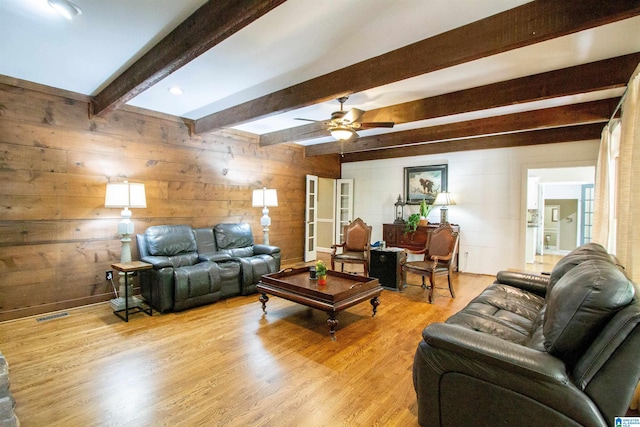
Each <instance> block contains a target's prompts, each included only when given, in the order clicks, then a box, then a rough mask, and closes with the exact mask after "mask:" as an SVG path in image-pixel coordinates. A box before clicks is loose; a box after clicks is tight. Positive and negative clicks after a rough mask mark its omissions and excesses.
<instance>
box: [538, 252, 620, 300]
mask: <svg viewBox="0 0 640 427" xmlns="http://www.w3.org/2000/svg"><path fill="white" fill-rule="evenodd" d="M609 257H610V255H609V253H608V252H607V250H606V249H605V248H604V247H603V246H602V245H600V244H598V243H593V242H592V243H587V244H584V245H582V246H578V247H577V248H575V249H574V250H572V251H571V252H569V253H568V254H567V255H565V256H564V257H563V258H562V259H561V260H560V261H558V263H557V264H556V265H555V267H553V270H551V275H550V276H549V287H548V289H547V292H549V291H550V290H551V288H553V286H555V284H556V283H557V282H558V280H560V279H561V278H562V277H563V276H564V275H565V274H567V272H568V271H569V270H571V269H572V268H574V267H575V266H577V265H580V264H581V263H583V262H585V261H589V260H591V259H594V258H601V259H605V260H608V259H609Z"/></svg>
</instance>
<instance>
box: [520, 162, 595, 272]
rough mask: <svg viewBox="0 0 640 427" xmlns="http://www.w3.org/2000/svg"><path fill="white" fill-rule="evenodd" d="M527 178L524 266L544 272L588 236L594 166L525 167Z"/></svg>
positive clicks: (549, 269) (591, 208)
mask: <svg viewBox="0 0 640 427" xmlns="http://www.w3.org/2000/svg"><path fill="white" fill-rule="evenodd" d="M527 178H528V180H527V212H526V218H527V225H526V226H527V232H526V239H525V245H526V247H525V270H527V271H533V272H548V271H551V269H553V266H555V264H556V263H557V262H558V261H559V260H560V259H561V258H562V257H563V256H564V255H565V254H567V253H568V252H570V251H571V250H573V249H575V248H576V247H578V246H579V245H581V244H583V243H586V242H588V241H590V239H591V221H592V219H593V191H592V189H593V183H594V179H595V166H579V167H556V168H540V169H528V170H527ZM590 189H591V190H590Z"/></svg>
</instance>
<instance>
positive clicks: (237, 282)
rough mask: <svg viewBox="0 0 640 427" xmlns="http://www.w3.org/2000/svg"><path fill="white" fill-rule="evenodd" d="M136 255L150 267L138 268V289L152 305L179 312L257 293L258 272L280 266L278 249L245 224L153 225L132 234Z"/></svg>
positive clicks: (270, 270) (262, 272)
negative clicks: (258, 240) (261, 240)
mask: <svg viewBox="0 0 640 427" xmlns="http://www.w3.org/2000/svg"><path fill="white" fill-rule="evenodd" d="M136 242H137V244H138V253H139V255H140V259H141V260H142V261H144V262H148V263H150V264H152V265H153V269H150V270H145V271H141V272H140V288H141V291H142V295H143V297H144V298H145V299H146V300H147V301H149V295H150V290H151V289H152V290H153V292H152V294H153V301H152V305H153V307H154V308H155V309H156V310H158V311H160V312H166V311H171V310H172V311H180V310H185V309H187V308H190V307H195V306H199V305H203V304H210V303H212V302H215V301H218V300H220V299H222V298H226V297H231V296H235V295H249V294H252V293H255V292H256V284H257V283H258V282H259V281H260V278H261V276H262V275H263V274H267V273H274V272H276V271H278V270H279V269H280V248H279V247H277V246H269V245H260V244H255V243H254V241H253V234H252V233H251V227H250V226H249V224H246V223H233V224H218V225H216V226H215V227H213V228H196V229H193V228H192V227H191V226H189V225H157V226H152V227H149V228H147V230H146V231H145V233H144V234H137V235H136Z"/></svg>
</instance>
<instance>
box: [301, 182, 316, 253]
mask: <svg viewBox="0 0 640 427" xmlns="http://www.w3.org/2000/svg"><path fill="white" fill-rule="evenodd" d="M306 196H307V197H306V200H307V204H306V208H305V211H304V224H305V226H304V262H309V261H313V260H315V259H316V258H317V251H316V248H317V247H318V241H317V239H316V234H317V233H318V211H317V206H318V177H317V176H315V175H307V192H306Z"/></svg>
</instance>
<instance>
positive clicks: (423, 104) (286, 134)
mask: <svg viewBox="0 0 640 427" xmlns="http://www.w3.org/2000/svg"><path fill="white" fill-rule="evenodd" d="M638 63H640V53H634V54H630V55H624V56H621V57H617V58H611V59H606V60H602V61H597V62H593V63H589V64H585V65H577V66H574V67H569V68H565V69H562V70H556V71H550V72H546V73H541V74H536V75H532V76H527V77H522V78H519V79H513V80H508V81H504V82H498V83H494V84H490V85H485V86H480V87H476V88H472V89H467V90H462V91H458V92H452V93H447V94H444V95H439V96H435V97H431V98H425V99H420V100H417V101H411V102H405V103H403V104H398V105H392V106H389V107H383V108H379V109H376V110H370V111H367V112H365V113H364V114H363V115H362V117H361V119H360V120H361V121H363V122H385V121H391V122H395V123H396V124H402V123H408V122H416V121H420V120H427V119H433V118H436V117H444V116H450V115H454V114H462V113H468V112H471V111H479V110H485V109H489V108H497V107H502V106H507V105H516V104H523V103H527V102H534V101H540V100H543V99H549V98H558V97H563V96H570V95H575V94H580V93H587V92H595V91H600V90H606V89H613V88H621V87H625V86H626V84H627V82H628V80H629V76H630V75H631V74H632V73H633V70H634V69H635V68H636V66H637V65H638ZM323 136H327V126H326V125H325V124H323V123H311V124H307V125H303V126H297V127H294V128H290V129H284V130H282V131H276V132H271V133H267V134H263V135H261V136H260V146H262V147H265V146H269V145H274V144H280V143H286V142H297V141H303V140H306V139H312V138H318V137H323ZM379 138H380V139H382V140H383V139H385V138H391V139H393V135H392V134H382V135H379ZM357 145H360V144H359V143H358V144H357Z"/></svg>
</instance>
